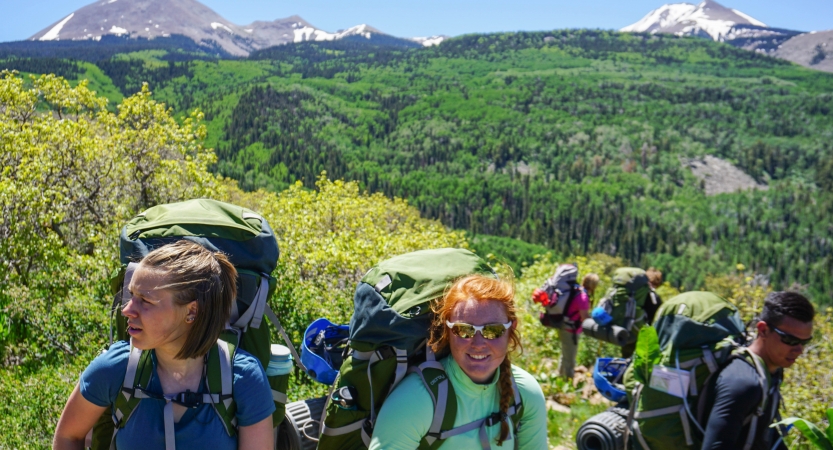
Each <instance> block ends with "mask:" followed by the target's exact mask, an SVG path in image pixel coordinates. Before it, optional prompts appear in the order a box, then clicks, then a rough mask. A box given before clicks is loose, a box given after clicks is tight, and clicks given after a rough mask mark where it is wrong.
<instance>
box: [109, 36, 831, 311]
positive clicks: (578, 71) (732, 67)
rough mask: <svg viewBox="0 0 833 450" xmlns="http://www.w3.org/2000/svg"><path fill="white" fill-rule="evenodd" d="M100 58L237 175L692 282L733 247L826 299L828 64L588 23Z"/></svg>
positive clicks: (782, 280) (750, 261)
mask: <svg viewBox="0 0 833 450" xmlns="http://www.w3.org/2000/svg"><path fill="white" fill-rule="evenodd" d="M145 53H147V52H145ZM98 65H99V66H100V67H101V68H102V69H103V70H104V72H105V73H107V74H108V75H109V76H110V77H111V79H112V80H113V82H114V84H115V85H116V86H118V87H119V88H120V89H121V90H122V92H123V93H125V94H130V93H132V92H135V91H136V90H138V89H139V87H140V86H141V83H142V82H143V81H148V82H149V83H150V87H151V89H152V90H153V92H154V96H155V98H157V99H159V100H162V101H164V102H166V103H167V104H168V105H169V106H171V107H173V108H174V111H177V112H178V113H183V112H184V111H187V110H189V109H191V108H194V107H199V108H200V109H201V110H202V111H204V112H205V115H206V121H207V124H208V137H207V140H206V144H207V146H209V147H213V148H215V149H216V152H217V156H218V159H219V161H218V163H217V165H216V166H215V170H216V171H218V172H219V173H221V174H223V175H226V176H229V177H232V178H234V179H237V180H239V181H240V183H241V186H242V187H243V188H244V189H256V188H266V189H270V190H273V191H278V190H281V189H284V188H286V187H287V186H289V185H290V184H291V183H292V182H293V181H294V180H298V179H300V180H303V181H304V183H305V184H306V185H307V186H312V185H313V183H314V181H315V179H316V178H317V176H318V174H319V173H320V172H321V171H323V170H326V171H327V173H328V174H330V175H331V176H334V177H344V178H346V179H351V180H357V181H359V182H360V183H362V185H363V186H364V187H365V188H367V189H369V190H370V191H371V192H383V193H385V194H386V195H388V196H401V197H403V198H407V199H408V200H409V201H410V202H411V204H413V205H415V206H416V207H417V208H419V210H420V211H421V212H422V213H423V214H425V215H427V216H429V217H433V218H437V219H440V220H441V221H442V222H443V223H445V224H446V225H448V226H450V227H453V228H458V229H465V230H468V231H470V232H471V233H474V234H487V235H499V236H506V237H512V238H518V239H521V240H524V241H527V242H530V243H533V244H539V245H542V246H544V247H546V248H551V249H553V250H555V251H556V252H557V253H560V254H569V253H591V252H604V253H609V254H615V255H619V256H621V257H623V258H625V259H627V260H630V261H632V262H634V263H638V264H644V265H649V264H653V265H658V266H660V267H662V268H663V269H665V271H666V273H668V275H669V279H670V280H671V281H672V282H673V283H674V284H675V285H677V286H682V287H685V288H689V289H690V288H695V287H699V286H702V285H703V283H704V281H705V277H706V276H707V275H708V274H710V273H724V272H726V271H727V270H731V268H733V267H734V266H735V265H736V264H737V263H742V264H745V265H746V266H747V267H750V268H751V269H753V270H755V271H757V272H759V273H763V274H766V275H768V276H769V277H770V279H771V280H772V281H773V282H774V283H775V285H776V286H789V285H792V284H793V283H798V284H800V285H802V286H806V288H807V289H808V290H809V291H810V292H811V293H813V294H814V295H815V296H816V297H818V298H817V300H818V301H820V302H823V303H824V302H828V301H829V295H827V294H826V293H828V292H830V289H831V288H833V275H832V274H833V254H832V252H833V243H831V240H830V236H831V234H833V229H832V228H831V226H833V225H831V224H830V220H829V219H830V217H831V213H833V194H831V188H833V139H831V137H833V115H832V114H831V111H833V75H830V74H825V73H820V72H814V71H810V70H807V69H803V68H800V67H797V66H794V65H791V64H789V63H786V62H784V61H781V60H776V59H772V58H768V57H765V56H761V55H759V54H756V53H752V52H747V51H743V50H739V49H736V48H733V47H730V46H728V45H721V44H716V43H713V42H707V41H703V40H699V39H682V38H675V37H669V36H650V35H638V34H636V35H634V34H619V33H610V32H603V31H587V30H563V31H553V32H541V33H507V34H494V35H472V36H464V37H461V38H457V39H452V40H449V41H446V42H445V43H443V44H442V45H440V46H438V47H432V48H426V49H414V50H402V49H393V48H386V47H381V46H362V45H359V44H357V43H354V42H332V43H305V44H301V45H291V46H281V47H275V48H272V49H267V50H263V51H260V52H257V53H255V54H253V55H252V57H251V58H250V59H249V60H237V61H222V60H221V61H191V62H172V61H171V62H169V61H163V60H162V59H154V58H153V57H151V58H149V57H148V56H147V55H146V54H144V55H138V54H134V55H133V56H130V55H128V56H126V57H123V56H120V57H116V58H112V59H109V60H106V61H102V62H99V63H98ZM704 155H714V156H717V157H719V158H722V159H725V160H728V161H729V162H731V163H733V164H734V165H736V166H737V167H738V168H740V169H741V170H743V171H744V172H746V173H747V174H749V175H750V176H752V177H753V178H754V179H755V180H757V181H758V182H759V183H762V184H766V185H768V187H769V189H768V190H765V191H748V192H740V193H727V194H720V195H717V196H711V197H707V196H706V195H705V194H704V192H703V188H702V183H701V182H700V180H698V179H696V178H695V177H693V176H692V175H691V173H690V171H689V170H688V169H687V167H686V165H685V164H684V163H685V161H686V160H688V159H690V158H698V157H702V156H704Z"/></svg>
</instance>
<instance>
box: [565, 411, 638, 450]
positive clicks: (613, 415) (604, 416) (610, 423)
mask: <svg viewBox="0 0 833 450" xmlns="http://www.w3.org/2000/svg"><path fill="white" fill-rule="evenodd" d="M623 412H624V415H623ZM627 412H628V411H627V410H626V409H622V408H616V407H613V408H610V409H608V410H607V411H605V412H603V413H600V414H596V415H595V416H593V417H591V418H589V419H587V421H586V422H584V423H583V424H582V425H581V428H579V429H578V433H576V446H577V447H578V450H624V449H625V427H626V426H627V418H626V415H627Z"/></svg>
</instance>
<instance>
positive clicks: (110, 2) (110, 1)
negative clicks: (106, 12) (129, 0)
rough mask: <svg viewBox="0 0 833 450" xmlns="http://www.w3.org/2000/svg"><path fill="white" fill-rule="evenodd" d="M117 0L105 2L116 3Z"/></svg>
mask: <svg viewBox="0 0 833 450" xmlns="http://www.w3.org/2000/svg"><path fill="white" fill-rule="evenodd" d="M117 1H118V0H110V1H108V2H107V4H108V5H109V4H110V3H116V2H117Z"/></svg>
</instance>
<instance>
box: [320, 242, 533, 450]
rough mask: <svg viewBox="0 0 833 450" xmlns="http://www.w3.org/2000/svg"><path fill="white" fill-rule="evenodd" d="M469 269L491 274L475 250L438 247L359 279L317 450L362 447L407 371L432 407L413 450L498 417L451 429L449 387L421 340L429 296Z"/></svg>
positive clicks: (516, 409) (514, 412) (513, 411)
mask: <svg viewBox="0 0 833 450" xmlns="http://www.w3.org/2000/svg"><path fill="white" fill-rule="evenodd" d="M470 274H481V275H486V276H490V277H496V275H495V273H494V271H493V270H492V268H491V267H489V265H488V264H487V263H486V262H485V261H484V260H483V259H481V258H480V257H478V256H477V255H475V254H474V253H472V252H470V251H468V250H464V249H452V248H444V249H436V250H422V251H417V252H412V253H407V254H404V255H400V256H396V257H394V258H391V259H388V260H386V261H383V262H381V263H379V264H378V265H376V266H375V267H373V268H372V269H370V271H369V272H368V273H367V274H366V275H365V276H364V278H362V280H361V282H359V285H358V287H357V288H356V293H355V296H354V312H353V317H352V318H351V320H350V347H349V351H350V354H349V356H347V358H346V359H345V360H344V363H343V364H342V366H341V369H340V372H339V376H338V378H337V379H336V382H335V385H334V387H333V390H332V391H331V395H330V398H329V399H328V406H327V408H326V411H325V413H326V418H325V419H324V426H323V427H322V435H321V437H320V440H319V442H318V449H319V450H351V449H366V448H367V447H368V445H369V443H370V438H371V437H372V435H373V427H374V425H375V423H376V416H377V414H378V412H379V410H380V408H381V407H382V404H383V403H384V401H385V398H387V396H388V394H389V393H390V392H391V391H393V389H394V388H395V387H396V386H397V384H399V382H400V381H402V379H403V378H404V377H405V375H406V374H407V373H408V372H415V373H417V374H418V375H419V376H420V378H421V379H422V381H423V383H425V386H426V388H427V389H428V390H429V392H431V396H432V400H433V401H434V406H435V416H434V420H433V422H432V425H431V428H430V430H429V433H428V435H427V436H425V437H424V438H423V440H422V442H421V443H420V446H419V448H420V449H436V448H438V447H439V446H440V445H442V443H443V442H444V439H446V438H449V437H451V436H454V435H456V434H461V433H464V432H467V431H470V430H474V429H478V428H479V429H480V430H481V431H480V432H481V436H482V435H483V434H482V433H485V427H487V426H492V425H494V424H499V423H500V415H499V414H492V415H490V416H489V417H486V418H484V419H482V420H478V421H475V422H472V423H470V424H467V425H464V426H463V427H458V428H454V419H455V417H456V414H457V403H456V402H457V400H456V396H455V395H454V387H453V386H452V385H451V382H450V381H449V379H448V377H447V375H446V373H445V370H444V369H443V366H442V364H440V363H439V362H438V361H437V360H436V358H435V355H434V354H433V353H432V352H431V351H430V350H429V349H427V347H426V345H425V344H426V342H427V339H428V337H429V331H430V327H431V322H432V319H433V313H432V312H431V302H432V301H433V300H436V299H438V298H440V297H441V296H442V295H443V292H444V291H445V290H446V289H447V288H448V287H449V286H450V285H451V284H452V282H454V281H455V280H456V279H458V278H461V277H463V276H466V275H470ZM513 383H514V380H513ZM340 393H341V395H340ZM515 394H516V396H515V404H514V405H513V406H512V407H511V408H510V411H509V415H510V416H512V420H513V422H514V424H515V425H516V426H517V424H518V422H519V421H520V418H521V414H522V412H523V409H522V408H521V399H520V396H519V395H518V389H517V386H515ZM347 397H350V398H347ZM330 400H332V401H330ZM443 404H445V407H443ZM486 442H488V439H486ZM515 442H517V439H515Z"/></svg>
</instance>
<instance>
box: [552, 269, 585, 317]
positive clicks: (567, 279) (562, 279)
mask: <svg viewBox="0 0 833 450" xmlns="http://www.w3.org/2000/svg"><path fill="white" fill-rule="evenodd" d="M577 280H578V267H576V266H574V265H572V264H561V265H559V266H558V268H557V269H555V273H554V274H553V276H551V277H550V278H549V279H548V280H547V281H546V282H545V283H544V291H545V292H546V293H547V295H548V296H549V298H550V305H551V306H550V307H548V308H547V312H549V313H550V314H563V313H564V310H565V309H566V305H567V300H569V299H570V294H571V293H572V292H573V286H575V285H576V284H577V282H578V281H577Z"/></svg>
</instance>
